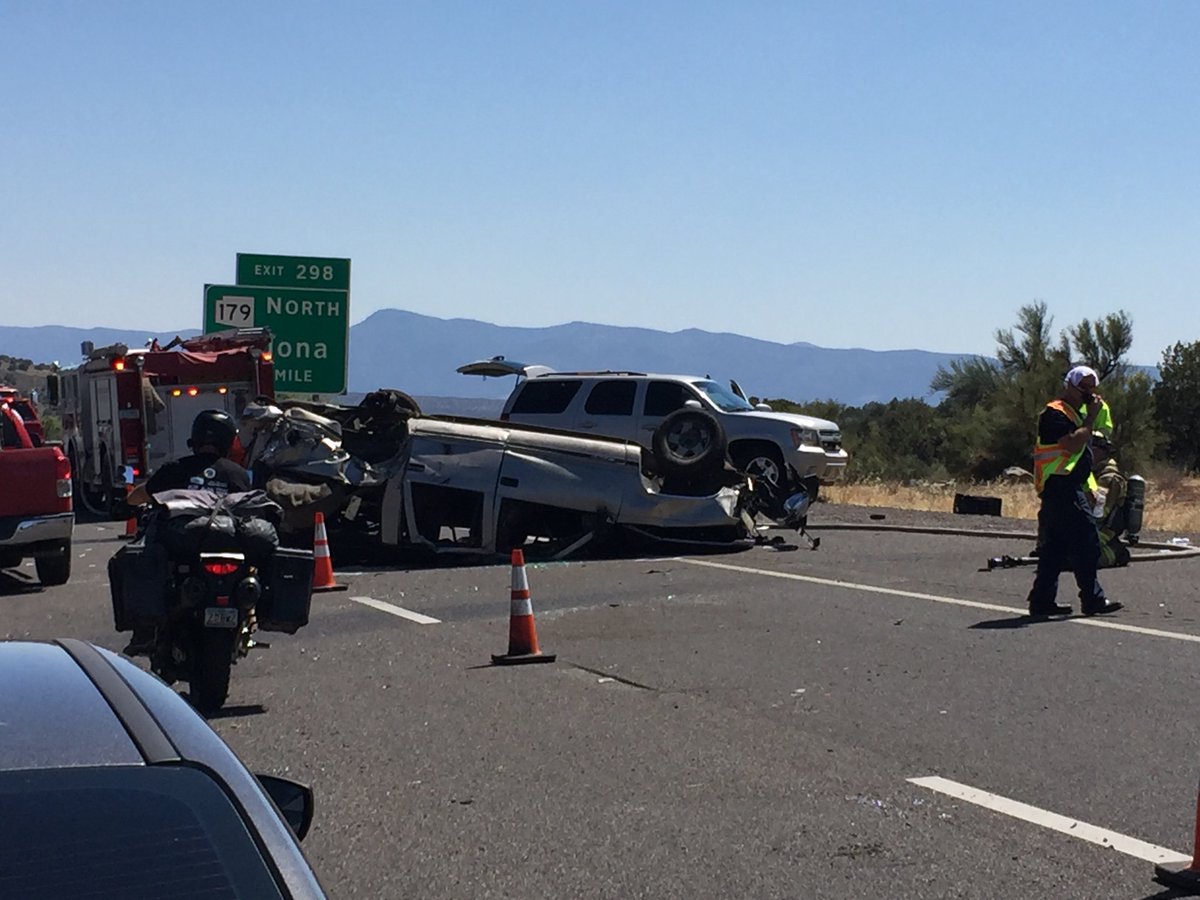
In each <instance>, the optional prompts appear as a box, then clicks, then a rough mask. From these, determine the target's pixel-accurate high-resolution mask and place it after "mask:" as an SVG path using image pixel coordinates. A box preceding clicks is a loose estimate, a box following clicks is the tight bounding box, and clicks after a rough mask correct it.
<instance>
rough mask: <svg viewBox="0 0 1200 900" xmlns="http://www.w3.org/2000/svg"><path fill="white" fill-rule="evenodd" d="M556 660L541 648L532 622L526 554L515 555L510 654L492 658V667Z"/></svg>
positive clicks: (513, 557)
mask: <svg viewBox="0 0 1200 900" xmlns="http://www.w3.org/2000/svg"><path fill="white" fill-rule="evenodd" d="M555 659H557V657H556V656H555V654H553V653H543V652H542V651H541V649H540V648H539V647H538V639H537V626H536V625H535V624H534V621H533V602H532V601H531V600H530V599H529V581H528V579H526V577H525V552H524V551H523V550H514V551H513V552H512V606H511V608H510V611H509V617H508V652H507V653H505V654H504V655H503V656H498V655H496V654H495V653H493V654H492V664H493V665H497V666H511V665H516V664H518V663H548V662H554V660H555Z"/></svg>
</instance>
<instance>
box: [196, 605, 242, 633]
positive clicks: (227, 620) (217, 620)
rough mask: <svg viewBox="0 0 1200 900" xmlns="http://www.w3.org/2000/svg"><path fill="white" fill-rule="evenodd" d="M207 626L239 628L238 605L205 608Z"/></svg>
mask: <svg viewBox="0 0 1200 900" xmlns="http://www.w3.org/2000/svg"><path fill="white" fill-rule="evenodd" d="M204 627H205V628H237V627H238V611H237V607H229V606H209V607H206V608H205V610H204Z"/></svg>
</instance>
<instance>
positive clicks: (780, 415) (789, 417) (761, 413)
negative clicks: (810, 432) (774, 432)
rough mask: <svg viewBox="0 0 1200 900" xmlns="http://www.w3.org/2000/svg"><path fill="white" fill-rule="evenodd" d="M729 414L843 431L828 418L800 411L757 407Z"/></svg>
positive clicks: (802, 426)
mask: <svg viewBox="0 0 1200 900" xmlns="http://www.w3.org/2000/svg"><path fill="white" fill-rule="evenodd" d="M729 415H731V416H737V417H738V418H742V417H745V418H749V419H766V420H769V421H772V422H779V421H783V422H788V423H789V424H791V425H793V426H795V427H796V428H812V429H814V430H816V431H836V432H838V433H839V434H840V433H841V429H840V428H838V426H837V425H836V424H835V423H833V422H830V421H829V420H828V419H818V418H817V417H816V416H802V415H800V414H799V413H785V412H766V411H765V410H757V409H755V410H746V411H744V412H735V413H729Z"/></svg>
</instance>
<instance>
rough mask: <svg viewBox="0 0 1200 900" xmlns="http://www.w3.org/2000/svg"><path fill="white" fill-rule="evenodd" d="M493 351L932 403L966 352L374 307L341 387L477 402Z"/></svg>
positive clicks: (27, 331)
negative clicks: (476, 368) (515, 323)
mask: <svg viewBox="0 0 1200 900" xmlns="http://www.w3.org/2000/svg"><path fill="white" fill-rule="evenodd" d="M176 333H178V334H180V335H182V336H184V337H188V336H191V335H194V334H196V333H197V331H196V330H195V329H191V330H184V331H180V332H172V333H165V334H164V333H159V334H152V333H149V332H144V331H135V330H129V329H117V328H72V327H68V326H61V325H43V326H37V327H20V326H0V354H7V355H9V356H15V357H21V358H25V359H31V360H33V361H34V362H35V363H49V362H57V363H58V364H59V365H62V366H70V365H74V364H75V363H76V362H77V361H78V360H79V359H80V351H79V345H80V343H81V342H82V341H92V342H93V343H94V344H95V345H96V346H97V347H100V346H105V345H107V344H113V343H125V344H128V345H129V346H131V347H140V346H143V345H144V344H145V343H146V341H148V340H149V339H150V338H151V337H157V338H158V339H159V340H160V342H165V341H166V340H169V339H170V338H172V337H174V336H175V334H176ZM497 355H502V356H504V357H505V358H507V359H509V360H520V361H521V362H525V363H537V364H541V365H546V366H550V367H551V368H554V369H558V370H561V371H580V370H582V371H595V370H613V371H640V372H670V373H685V374H695V375H708V376H710V377H712V378H714V379H716V380H720V381H727V380H729V379H731V378H732V379H736V380H737V381H738V383H739V384H741V385H742V387H743V388H744V389H745V390H746V392H747V393H748V394H752V395H754V396H757V397H760V398H771V399H787V400H794V401H797V402H804V401H810V400H836V401H838V402H840V403H844V404H847V405H850V406H862V405H863V404H865V403H868V402H871V401H881V402H886V401H888V400H891V399H893V398H896V397H899V398H908V397H916V398H922V399H925V400H928V401H932V402H937V400H938V399H940V398H939V397H938V396H937V395H935V394H933V393H932V392H931V391H930V389H929V383H930V380H931V379H932V378H933V376H934V373H935V372H936V371H937V369H938V367H939V366H945V365H947V364H949V363H950V361H952V360H954V359H959V358H962V357H963V356H967V355H969V354H954V353H935V352H932V351H928V350H865V349H858V348H856V349H831V348H827V347H819V346H817V345H815V344H810V343H805V342H797V343H792V344H781V343H776V342H774V341H764V340H759V339H757V338H750V337H745V336H743V335H738V334H726V333H714V332H709V331H702V330H700V329H696V328H688V329H685V330H683V331H674V332H667V331H656V330H654V329H649V328H628V327H622V326H615V325H595V324H590V323H586V322H570V323H568V324H565V325H554V326H550V327H545V328H515V327H511V326H505V325H493V324H491V323H488V322H480V321H477V320H473V319H440V318H436V317H433V316H425V315H419V314H417V313H413V312H408V311H405V310H399V309H385V310H380V311H378V312H375V313H372V314H371V315H370V316H368V317H367V318H366V319H364V320H363V321H362V322H359V323H358V324H357V325H354V326H352V327H351V329H350V362H349V366H350V371H349V390H350V391H351V392H361V391H368V390H373V389H374V388H378V387H394V388H399V389H400V390H402V391H405V392H407V393H409V394H412V395H413V396H415V397H418V398H422V397H425V398H446V399H448V400H449V399H454V398H462V399H478V400H487V401H491V402H490V403H489V404H487V405H488V406H489V407H490V406H493V405H497V401H499V400H502V399H503V398H504V397H506V396H507V395H508V393H509V392H510V391H511V389H512V385H513V381H512V379H511V378H486V379H485V378H480V377H478V376H470V377H469V376H465V375H460V374H458V373H457V372H456V371H455V369H456V368H457V367H458V366H460V365H462V364H464V363H467V362H472V361H475V360H478V359H490V358H491V357H493V356H497ZM443 405H449V406H453V405H454V404H443ZM423 406H425V404H423ZM437 411H441V412H451V411H453V410H452V409H439V410H437Z"/></svg>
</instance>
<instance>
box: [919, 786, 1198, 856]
mask: <svg viewBox="0 0 1200 900" xmlns="http://www.w3.org/2000/svg"><path fill="white" fill-rule="evenodd" d="M908 781H909V782H911V783H912V784H915V785H918V786H919V787H923V788H928V789H929V790H931V791H937V792H938V793H939V794H946V795H947V796H949V797H954V798H956V799H958V800H965V801H966V802H967V803H974V804H975V805H976V806H982V807H983V808H984V809H990V810H992V811H993V812H998V813H1003V814H1004V815H1006V816H1012V817H1013V818H1014V819H1020V820H1021V821H1023V822H1031V823H1033V824H1034V825H1040V826H1042V827H1043V828H1049V829H1050V830H1051V831H1058V832H1060V833H1062V834H1067V835H1070V836H1071V837H1075V838H1079V839H1080V840H1081V841H1088V842H1090V843H1092V844H1099V845H1100V846H1101V847H1111V848H1112V849H1113V850H1117V851H1119V852H1120V853H1124V854H1126V855H1128V856H1136V857H1137V858H1138V859H1143V860H1145V861H1146V862H1149V863H1176V862H1191V859H1192V858H1191V857H1190V856H1184V855H1183V854H1182V853H1179V852H1178V851H1176V850H1172V849H1170V848H1169V847H1160V846H1158V845H1157V844H1148V843H1146V842H1145V841H1139V840H1138V839H1137V838H1132V837H1129V836H1128V835H1124V834H1121V833H1119V832H1116V831H1109V830H1108V829H1107V828H1098V827H1097V826H1095V825H1089V824H1088V823H1087V822H1080V821H1079V820H1078V819H1071V818H1068V817H1067V816H1060V815H1059V814H1058V813H1052V812H1049V811H1048V810H1045V809H1039V808H1038V807H1036V806H1030V805H1029V804H1027V803H1021V802H1019V801H1017V800H1009V799H1008V798H1007V797H1001V796H1000V795H999V794H991V793H988V792H987V791H981V790H977V789H976V788H973V787H971V786H970V785H966V784H959V783H958V782H957V781H951V780H950V779H949V778H941V777H939V776H937V775H930V776H927V777H925V778H909V779H908Z"/></svg>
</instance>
